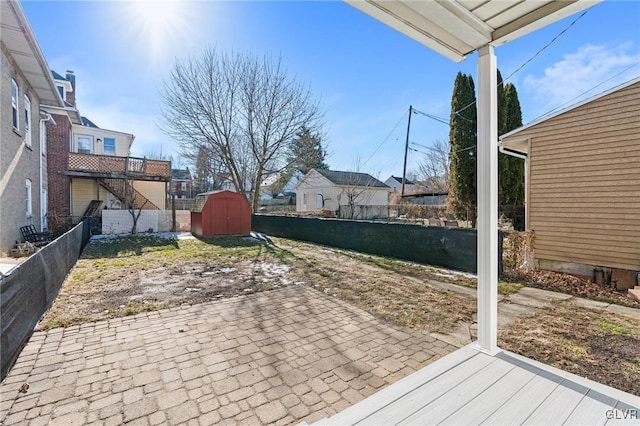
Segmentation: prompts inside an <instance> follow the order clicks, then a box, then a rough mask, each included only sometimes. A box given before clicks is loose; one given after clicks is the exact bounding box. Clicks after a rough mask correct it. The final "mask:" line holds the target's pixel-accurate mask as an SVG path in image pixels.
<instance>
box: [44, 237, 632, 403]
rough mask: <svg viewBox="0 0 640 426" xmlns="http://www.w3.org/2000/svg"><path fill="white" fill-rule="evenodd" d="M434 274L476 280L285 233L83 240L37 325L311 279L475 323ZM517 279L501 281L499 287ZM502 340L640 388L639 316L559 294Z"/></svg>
mask: <svg viewBox="0 0 640 426" xmlns="http://www.w3.org/2000/svg"><path fill="white" fill-rule="evenodd" d="M555 279H556V280H560V281H561V280H562V279H561V277H560V278H558V277H555ZM435 281H437V282H441V283H442V282H446V283H449V284H456V285H462V286H465V287H475V285H476V280H475V278H474V277H472V276H470V275H469V274H463V273H457V272H452V271H447V270H443V269H439V268H434V267H430V266H425V265H419V264H415V263H411V262H404V261H397V260H392V259H388V258H383V257H379V256H369V255H364V254H359V253H355V252H350V251H345V250H338V249H333V248H327V247H323V246H318V245H313V244H307V243H301V242H296V241H292V240H285V239H273V240H272V241H271V240H270V242H269V243H265V241H258V240H255V239H251V238H215V239H207V240H199V239H194V238H189V239H181V240H176V239H171V238H166V236H160V235H139V236H134V237H121V238H102V239H95V240H92V241H91V243H90V244H89V245H88V246H87V247H86V249H85V251H84V253H83V255H82V257H81V259H80V260H79V261H78V263H77V264H76V266H75V267H74V269H73V270H72V271H71V273H70V275H69V277H68V278H67V280H66V282H65V284H64V285H63V287H62V289H61V291H60V294H59V296H58V298H57V299H56V301H55V303H54V305H53V306H52V308H51V310H50V311H49V312H48V313H47V315H46V316H45V317H44V318H43V320H42V321H41V323H40V325H39V329H48V328H53V327H60V326H68V325H71V324H77V323H83V322H88V321H96V320H100V319H106V318H112V317H116V316H125V315H132V314H135V313H137V312H140V311H143V310H155V309H162V308H166V307H170V306H178V305H181V304H195V303H201V302H204V301H210V300H216V299H221V298H228V297H240V296H242V295H245V294H248V293H252V292H258V291H268V290H273V289H277V288H278V287H282V286H288V285H307V286H310V287H312V288H314V289H316V290H318V291H321V292H324V293H325V294H328V295H330V296H332V297H337V298H339V299H342V300H344V301H346V302H348V303H351V304H353V305H356V306H358V307H360V308H361V309H364V310H366V311H368V312H370V313H371V314H373V315H375V316H377V317H379V318H382V319H384V320H386V321H388V322H391V323H393V324H396V325H402V326H406V327H410V328H414V329H417V330H419V331H421V332H424V333H431V332H438V333H447V332H449V331H451V330H453V329H454V328H455V327H456V325H458V324H459V323H460V322H466V323H472V322H473V315H474V314H475V311H476V302H475V299H474V298H473V297H472V296H470V295H468V294H465V293H464V292H462V293H461V292H457V291H455V292H454V291H450V290H447V289H446V288H442V286H437V285H429V283H434V282H435ZM425 284H426V285H425ZM521 286H522V285H521V284H519V283H506V282H501V283H500V284H499V291H500V292H501V293H502V294H510V293H514V292H517V291H518V289H519V288H520V287H521ZM576 312H580V315H576ZM603 324H605V325H603ZM576 330H579V332H576ZM500 339H501V340H500V345H501V346H502V347H504V348H505V349H508V350H511V351H513V352H516V353H519V354H521V355H525V356H528V357H530V358H533V359H536V360H539V361H542V362H545V363H548V364H551V365H554V366H556V367H559V368H561V369H564V370H567V371H571V372H573V373H576V374H579V375H581V376H584V377H588V378H591V379H593V380H596V381H599V382H602V383H607V384H609V385H611V386H614V387H617V388H619V389H622V390H625V391H628V392H632V393H635V394H640V388H639V387H638V382H637V380H636V379H635V378H637V377H638V374H639V373H640V352H639V351H640V341H639V339H640V322H638V321H632V320H629V319H626V318H623V317H619V316H613V315H608V314H607V315H604V314H601V313H595V312H591V311H587V310H583V309H581V308H580V309H578V308H576V307H575V306H571V305H570V304H567V303H565V302H563V303H560V304H556V305H554V306H552V308H550V309H548V310H547V311H545V312H542V313H540V314H539V315H537V316H536V317H534V318H528V319H524V320H521V321H518V322H516V323H514V324H512V325H511V326H510V327H509V328H508V329H507V330H505V332H504V333H503V334H502V335H501V336H500Z"/></svg>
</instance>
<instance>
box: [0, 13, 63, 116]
mask: <svg viewBox="0 0 640 426" xmlns="http://www.w3.org/2000/svg"><path fill="white" fill-rule="evenodd" d="M0 3H1V5H0V18H1V19H0V38H1V39H2V44H4V46H5V47H6V48H7V50H8V51H9V53H10V54H11V56H12V57H13V59H14V60H15V61H16V64H17V65H18V68H20V70H21V71H22V74H23V75H24V76H25V78H26V79H27V80H28V82H29V84H30V85H31V87H32V88H33V90H34V91H35V92H36V94H37V95H38V97H39V98H40V103H41V104H46V105H53V106H57V107H62V106H63V103H62V98H61V97H60V94H59V92H58V89H56V85H55V83H54V81H53V77H52V76H51V71H50V70H49V66H48V65H47V61H46V60H45V58H44V55H43V54H42V51H41V50H40V46H39V45H38V42H37V41H36V37H35V35H34V34H33V31H32V30H31V27H30V26H29V22H28V21H27V18H26V17H25V15H24V12H23V10H22V7H21V6H20V3H18V2H16V1H2V2H0Z"/></svg>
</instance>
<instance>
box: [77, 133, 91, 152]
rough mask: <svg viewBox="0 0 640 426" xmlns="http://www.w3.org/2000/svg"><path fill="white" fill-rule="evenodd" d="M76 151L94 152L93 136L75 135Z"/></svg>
mask: <svg viewBox="0 0 640 426" xmlns="http://www.w3.org/2000/svg"><path fill="white" fill-rule="evenodd" d="M74 151H75V152H77V153H78V154H93V136H88V135H75V150H74Z"/></svg>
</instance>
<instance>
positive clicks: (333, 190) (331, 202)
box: [296, 169, 391, 212]
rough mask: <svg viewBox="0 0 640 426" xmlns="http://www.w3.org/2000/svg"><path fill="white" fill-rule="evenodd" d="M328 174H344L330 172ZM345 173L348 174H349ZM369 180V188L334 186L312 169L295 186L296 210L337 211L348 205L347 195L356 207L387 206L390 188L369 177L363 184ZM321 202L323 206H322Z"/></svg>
mask: <svg viewBox="0 0 640 426" xmlns="http://www.w3.org/2000/svg"><path fill="white" fill-rule="evenodd" d="M325 173H326V171H325ZM329 173H345V172H335V171H332V172H329ZM346 173H347V174H348V173H349V172H346ZM364 176H369V175H364ZM369 178H370V179H371V186H357V185H336V184H335V183H333V182H332V181H330V180H329V179H328V178H326V177H325V176H323V175H322V174H321V173H319V172H318V171H316V170H313V169H312V170H311V171H309V173H307V175H306V176H305V177H304V178H303V179H302V180H301V181H300V183H298V185H297V186H296V210H297V211H303V212H304V211H314V210H319V209H322V208H325V209H328V210H332V211H337V210H338V208H339V207H340V206H345V205H349V195H351V196H352V197H353V198H354V200H353V201H354V204H357V205H363V206H374V205H376V206H380V205H387V204H389V191H391V188H389V187H388V186H386V185H384V184H383V183H382V182H380V181H378V180H377V179H374V178H373V177H371V176H369V177H368V178H366V179H364V180H363V182H368V181H367V179H369ZM374 185H380V186H374ZM318 194H320V195H321V196H319V195H318ZM323 200H324V206H323V205H322V201H323Z"/></svg>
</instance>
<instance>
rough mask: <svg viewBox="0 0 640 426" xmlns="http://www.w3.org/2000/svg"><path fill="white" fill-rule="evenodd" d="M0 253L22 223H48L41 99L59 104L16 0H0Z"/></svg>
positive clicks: (45, 120) (46, 120) (40, 226)
mask: <svg viewBox="0 0 640 426" xmlns="http://www.w3.org/2000/svg"><path fill="white" fill-rule="evenodd" d="M0 20H1V33H0V34H1V37H0V51H1V61H2V67H1V68H0V70H1V75H0V79H1V80H0V88H1V92H0V94H1V96H0V105H1V107H0V117H1V118H0V135H1V140H0V254H6V253H8V252H9V250H10V249H11V248H12V247H13V245H14V243H15V242H16V241H22V236H21V234H20V227H21V226H25V225H34V226H35V227H36V229H37V230H39V231H41V230H44V229H46V228H47V221H46V216H47V193H50V192H51V189H50V188H48V187H47V162H48V156H47V154H48V150H47V139H46V137H47V135H48V130H49V129H50V128H51V127H52V125H53V124H54V123H55V122H54V119H53V118H52V116H51V115H49V114H47V113H46V112H45V111H43V110H42V108H40V105H41V104H49V105H52V106H55V107H62V105H63V102H62V99H61V98H60V95H59V94H58V91H57V90H56V86H55V84H54V82H53V79H52V77H51V74H50V73H49V67H48V65H47V62H46V60H45V59H44V56H43V55H42V52H41V50H40V47H39V46H38V43H37V41H36V38H35V36H34V34H33V32H32V31H31V29H30V27H29V25H28V22H27V19H26V17H25V15H24V12H23V10H22V7H21V6H20V4H19V3H17V2H7V1H3V2H0Z"/></svg>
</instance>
